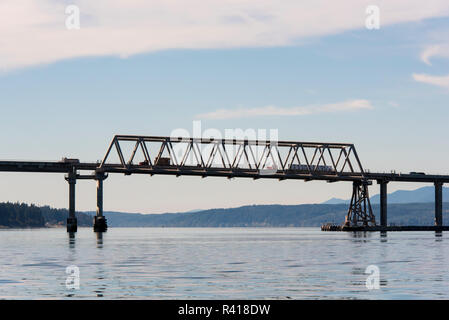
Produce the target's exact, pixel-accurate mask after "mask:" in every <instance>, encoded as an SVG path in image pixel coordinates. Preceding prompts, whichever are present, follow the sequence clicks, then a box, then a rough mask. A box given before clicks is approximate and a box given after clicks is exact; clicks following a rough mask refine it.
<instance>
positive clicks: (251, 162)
mask: <svg viewBox="0 0 449 320" xmlns="http://www.w3.org/2000/svg"><path fill="white" fill-rule="evenodd" d="M123 143H132V145H133V147H132V149H129V151H130V152H129V154H128V155H126V153H125V152H124V150H123V146H122V144H123ZM150 144H151V145H152V146H151V147H150V146H149V145H150ZM113 148H115V150H116V152H117V156H118V159H119V163H114V165H116V166H117V165H118V166H121V167H122V168H123V169H129V170H130V171H132V169H139V168H147V169H162V168H165V169H176V170H178V173H179V175H182V174H183V169H188V170H191V169H196V170H203V171H204V173H205V174H206V175H208V174H212V173H213V170H217V169H218V170H221V171H223V170H225V171H228V172H229V173H236V172H247V173H252V174H254V173H257V172H258V173H259V174H262V175H269V174H270V173H271V174H273V175H277V176H278V175H279V174H284V175H285V178H286V179H288V178H289V176H290V175H292V174H295V173H296V174H302V175H304V174H308V175H311V176H313V175H328V176H341V175H343V176H348V174H349V175H351V174H353V175H357V176H360V175H362V176H363V175H364V171H363V167H362V164H361V163H360V160H359V157H358V155H357V152H356V150H355V147H354V145H353V144H346V143H316V142H294V141H262V140H238V139H213V138H182V137H157V136H129V135H116V136H115V137H114V138H113V140H112V142H111V144H110V145H109V148H108V150H107V152H106V155H105V156H104V158H103V161H102V163H101V165H100V168H105V166H106V165H108V160H109V158H110V156H111V151H112V149H113ZM139 150H140V151H139ZM151 151H153V153H154V157H152V156H151ZM139 152H140V153H141V156H143V157H141V159H143V160H144V161H141V162H139V163H136V156H137V154H138V153H139ZM164 154H165V156H164ZM163 159H164V161H162V160H163ZM111 164H112V163H111ZM209 170H210V171H209Z"/></svg>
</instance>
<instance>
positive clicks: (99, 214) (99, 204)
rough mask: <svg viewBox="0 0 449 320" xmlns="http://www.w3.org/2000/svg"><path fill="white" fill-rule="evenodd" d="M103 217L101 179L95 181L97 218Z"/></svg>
mask: <svg viewBox="0 0 449 320" xmlns="http://www.w3.org/2000/svg"><path fill="white" fill-rule="evenodd" d="M102 216H103V179H97V217H102Z"/></svg>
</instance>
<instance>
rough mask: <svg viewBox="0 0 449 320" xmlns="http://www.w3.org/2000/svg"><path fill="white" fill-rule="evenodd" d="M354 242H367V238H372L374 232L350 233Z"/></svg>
mask: <svg viewBox="0 0 449 320" xmlns="http://www.w3.org/2000/svg"><path fill="white" fill-rule="evenodd" d="M349 234H350V235H351V238H352V239H351V240H352V241H353V242H367V240H364V239H367V238H371V236H372V232H369V231H368V232H367V231H353V232H350V233H349Z"/></svg>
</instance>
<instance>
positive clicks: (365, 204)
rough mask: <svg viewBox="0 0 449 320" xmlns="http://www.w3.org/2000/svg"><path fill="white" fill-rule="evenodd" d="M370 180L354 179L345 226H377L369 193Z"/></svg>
mask: <svg viewBox="0 0 449 320" xmlns="http://www.w3.org/2000/svg"><path fill="white" fill-rule="evenodd" d="M368 185H369V182H368V181H354V182H353V185H352V197H351V203H350V204H349V210H348V214H347V215H346V220H345V226H348V227H354V226H375V225H376V218H375V217H374V214H373V210H372V208H371V203H370V200H369V194H368Z"/></svg>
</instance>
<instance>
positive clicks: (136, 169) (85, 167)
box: [0, 161, 449, 184]
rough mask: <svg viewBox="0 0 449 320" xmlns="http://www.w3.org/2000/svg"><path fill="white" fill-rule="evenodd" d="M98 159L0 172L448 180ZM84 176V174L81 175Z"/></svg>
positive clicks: (6, 167)
mask: <svg viewBox="0 0 449 320" xmlns="http://www.w3.org/2000/svg"><path fill="white" fill-rule="evenodd" d="M100 166H101V163H99V162H80V163H69V162H62V161H0V172H36V173H39V172H41V173H70V172H73V170H74V169H75V170H76V171H91V172H92V173H93V175H92V176H94V173H122V174H125V175H130V174H150V175H155V174H160V175H175V176H182V175H186V176H200V177H227V178H253V179H278V180H288V179H296V180H298V179H299V180H305V181H311V180H321V181H328V182H338V181H352V182H354V181H356V182H357V181H360V182H361V181H379V182H382V181H384V182H390V181H396V182H415V183H443V184H444V183H449V175H427V174H410V173H407V174H404V173H374V172H366V171H365V173H363V174H362V173H357V172H355V173H351V172H341V173H337V174H335V173H324V172H323V173H321V172H316V173H301V172H295V171H291V170H285V171H284V170H277V171H276V173H269V172H266V173H264V172H263V171H262V172H261V171H259V170H256V169H241V168H233V169H229V168H227V169H225V168H214V167H210V168H201V167H195V166H174V165H172V166H158V165H154V166H150V165H129V166H127V167H126V168H124V167H123V166H122V165H121V164H104V165H103V166H102V167H100ZM81 177H84V178H85V177H86V176H81Z"/></svg>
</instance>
